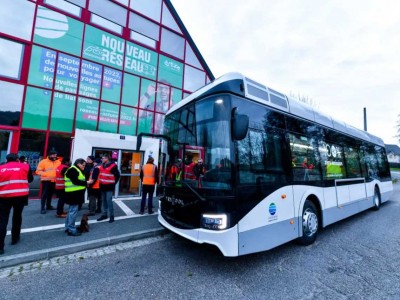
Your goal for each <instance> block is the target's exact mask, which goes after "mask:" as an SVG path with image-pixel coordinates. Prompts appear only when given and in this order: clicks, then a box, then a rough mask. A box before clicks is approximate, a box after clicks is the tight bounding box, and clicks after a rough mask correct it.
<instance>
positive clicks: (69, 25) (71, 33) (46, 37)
mask: <svg viewBox="0 0 400 300" xmlns="http://www.w3.org/2000/svg"><path fill="white" fill-rule="evenodd" d="M82 35H83V23H82V22H79V21H77V20H75V19H73V18H70V17H67V16H65V15H63V14H61V13H58V12H55V11H53V10H50V9H47V8H45V7H42V6H38V11H37V16H36V22H35V31H34V36H33V42H34V43H37V44H41V45H44V46H47V47H50V48H53V49H57V50H61V51H64V52H67V53H71V54H74V55H77V56H80V55H81V49H82Z"/></svg>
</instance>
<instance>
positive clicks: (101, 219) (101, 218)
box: [97, 215, 108, 222]
mask: <svg viewBox="0 0 400 300" xmlns="http://www.w3.org/2000/svg"><path fill="white" fill-rule="evenodd" d="M105 219H108V217H107V216H105V215H102V216H101V217H100V218H98V219H97V222H99V221H103V220H105Z"/></svg>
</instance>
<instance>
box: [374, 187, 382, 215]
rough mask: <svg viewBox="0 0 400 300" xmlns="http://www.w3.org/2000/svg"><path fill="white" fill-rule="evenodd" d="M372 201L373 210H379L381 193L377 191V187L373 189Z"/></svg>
mask: <svg viewBox="0 0 400 300" xmlns="http://www.w3.org/2000/svg"><path fill="white" fill-rule="evenodd" d="M372 201H373V202H374V203H373V207H372V209H373V210H379V208H380V207H381V194H380V193H379V189H378V188H377V187H375V191H374V198H372Z"/></svg>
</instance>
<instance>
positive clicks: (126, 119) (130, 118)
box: [119, 106, 137, 135]
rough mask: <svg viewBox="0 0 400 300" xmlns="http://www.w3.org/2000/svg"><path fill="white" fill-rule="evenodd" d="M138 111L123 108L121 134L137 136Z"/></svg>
mask: <svg viewBox="0 0 400 300" xmlns="http://www.w3.org/2000/svg"><path fill="white" fill-rule="evenodd" d="M136 120H137V109H135V108H131V107H126V106H121V115H120V117H119V133H121V134H127V135H136Z"/></svg>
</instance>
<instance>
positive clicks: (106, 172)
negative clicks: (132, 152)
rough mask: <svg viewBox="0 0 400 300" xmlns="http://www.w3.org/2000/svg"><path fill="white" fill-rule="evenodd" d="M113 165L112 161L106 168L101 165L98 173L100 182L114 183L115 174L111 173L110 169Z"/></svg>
mask: <svg viewBox="0 0 400 300" xmlns="http://www.w3.org/2000/svg"><path fill="white" fill-rule="evenodd" d="M114 166H115V164H114V163H112V164H110V165H109V166H108V167H107V168H104V167H103V165H101V166H100V167H99V168H100V174H99V179H98V180H99V181H100V184H103V185H107V184H115V176H114V174H112V173H111V169H112V168H113V167H114Z"/></svg>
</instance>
